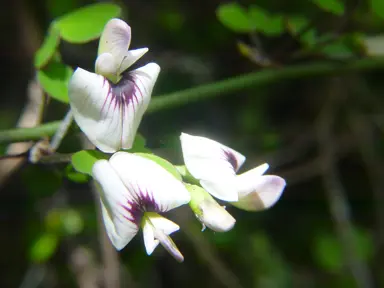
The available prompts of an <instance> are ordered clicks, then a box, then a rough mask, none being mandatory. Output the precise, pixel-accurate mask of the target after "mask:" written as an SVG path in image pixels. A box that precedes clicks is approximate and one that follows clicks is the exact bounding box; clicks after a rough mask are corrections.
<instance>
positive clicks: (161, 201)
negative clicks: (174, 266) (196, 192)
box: [92, 152, 190, 261]
mask: <svg viewBox="0 0 384 288" xmlns="http://www.w3.org/2000/svg"><path fill="white" fill-rule="evenodd" d="M92 174H93V177H94V178H95V180H96V181H97V183H99V186H100V188H101V189H99V190H100V200H101V207H102V214H103V219H104V224H105V227H106V230H107V234H108V236H109V239H110V240H111V242H112V244H113V245H114V246H115V248H116V249H117V250H121V249H123V248H124V247H125V246H126V245H127V244H128V243H129V241H131V239H132V238H133V237H134V236H135V235H136V234H137V232H138V230H139V228H140V226H141V227H142V228H143V235H144V244H145V248H146V251H147V254H148V255H150V254H151V253H152V252H153V250H154V249H155V248H156V246H157V245H158V244H159V243H160V244H162V246H163V247H164V248H165V249H167V251H168V252H170V253H171V254H172V256H173V257H175V258H176V260H178V261H183V256H182V254H181V253H180V252H179V250H178V249H177V247H176V245H175V244H174V243H173V241H172V240H171V238H170V237H169V236H168V235H169V234H171V233H173V232H175V231H177V230H179V226H178V225H176V224H175V223H173V222H172V221H170V220H168V219H166V218H164V217H162V216H160V215H159V214H157V213H161V212H166V211H169V210H171V209H173V208H176V207H179V206H181V205H183V204H186V203H188V202H189V201H190V195H189V193H188V191H187V190H186V188H185V187H184V185H183V184H182V183H181V182H180V181H178V180H177V179H176V178H174V176H173V175H171V174H170V173H169V172H168V171H166V170H165V169H163V168H162V167H161V166H160V165H158V164H157V163H155V162H153V161H151V160H149V159H146V158H143V157H141V156H138V155H134V154H131V153H127V152H117V153H115V154H114V155H113V156H112V157H111V158H110V159H109V161H107V160H98V161H97V162H96V163H95V164H94V166H93V169H92Z"/></svg>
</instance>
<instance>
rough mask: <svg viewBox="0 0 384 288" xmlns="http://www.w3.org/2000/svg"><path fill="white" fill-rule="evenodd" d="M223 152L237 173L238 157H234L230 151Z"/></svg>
mask: <svg viewBox="0 0 384 288" xmlns="http://www.w3.org/2000/svg"><path fill="white" fill-rule="evenodd" d="M223 151H224V155H225V158H226V160H227V161H228V162H229V163H230V164H231V166H232V168H233V169H234V170H235V171H237V169H238V164H237V159H236V156H235V155H233V153H232V152H231V151H229V150H223Z"/></svg>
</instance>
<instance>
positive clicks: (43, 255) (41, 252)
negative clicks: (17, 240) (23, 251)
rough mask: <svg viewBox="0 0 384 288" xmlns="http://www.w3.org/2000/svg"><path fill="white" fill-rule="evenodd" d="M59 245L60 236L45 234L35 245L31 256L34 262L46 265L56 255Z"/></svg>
mask: <svg viewBox="0 0 384 288" xmlns="http://www.w3.org/2000/svg"><path fill="white" fill-rule="evenodd" d="M58 243H59V239H58V236H57V235H55V234H52V233H44V234H42V235H41V236H40V237H39V238H37V239H36V240H35V242H34V243H33V245H32V247H31V250H30V253H29V256H30V258H31V260H32V261H34V262H37V263H44V262H46V261H47V260H49V258H51V256H52V255H53V253H55V251H56V249H57V245H58Z"/></svg>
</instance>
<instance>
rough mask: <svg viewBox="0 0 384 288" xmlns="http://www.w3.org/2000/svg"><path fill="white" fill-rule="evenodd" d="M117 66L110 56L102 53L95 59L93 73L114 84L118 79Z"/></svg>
mask: <svg viewBox="0 0 384 288" xmlns="http://www.w3.org/2000/svg"><path fill="white" fill-rule="evenodd" d="M118 66H119V64H118V63H117V62H116V61H115V58H114V57H113V56H112V54H110V53H103V54H101V55H100V56H99V57H97V59H96V63H95V72H96V74H99V75H102V76H104V77H107V78H108V79H110V80H113V81H115V82H116V81H117V79H118V78H117V75H118Z"/></svg>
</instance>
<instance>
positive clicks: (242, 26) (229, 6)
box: [216, 3, 252, 33]
mask: <svg viewBox="0 0 384 288" xmlns="http://www.w3.org/2000/svg"><path fill="white" fill-rule="evenodd" d="M216 15H217V18H218V19H219V21H220V22H221V23H222V24H223V25H224V26H225V27H227V28H229V29H231V30H233V31H235V32H239V33H247V32H250V31H252V25H251V22H250V20H249V16H248V13H247V10H245V9H244V8H243V7H242V6H241V5H239V4H237V3H226V4H222V5H220V6H219V8H217V10H216Z"/></svg>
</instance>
